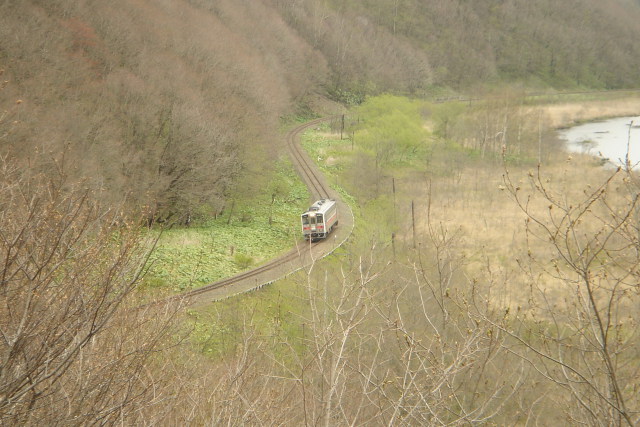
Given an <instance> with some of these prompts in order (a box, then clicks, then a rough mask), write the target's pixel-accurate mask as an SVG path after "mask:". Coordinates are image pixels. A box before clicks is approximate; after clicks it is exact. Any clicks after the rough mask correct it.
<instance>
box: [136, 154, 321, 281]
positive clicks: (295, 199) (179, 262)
mask: <svg viewBox="0 0 640 427" xmlns="http://www.w3.org/2000/svg"><path fill="white" fill-rule="evenodd" d="M274 180H277V182H278V192H277V195H276V197H275V199H274V200H273V203H272V198H271V194H270V192H268V191H265V192H264V193H261V194H262V196H261V197H257V198H255V199H252V201H251V204H245V205H244V206H237V207H236V208H235V209H234V213H233V215H232V217H231V219H230V218H229V214H230V213H229V212H223V214H222V215H220V216H219V217H218V218H216V219H210V220H209V221H207V222H206V223H203V224H195V225H191V226H190V227H179V228H172V229H170V230H163V231H162V232H161V235H160V240H159V242H158V246H157V248H156V249H155V251H154V252H153V254H152V255H151V259H150V261H151V268H150V271H149V274H148V275H147V277H146V278H145V281H144V288H145V289H153V290H154V292H160V293H163V292H164V293H174V292H181V291H185V290H188V289H193V288H197V287H200V286H202V285H205V284H207V283H211V282H214V281H216V280H219V279H222V278H224V277H229V276H231V275H233V274H236V273H238V272H241V271H243V270H246V269H248V268H250V267H252V266H255V265H259V264H260V263H262V262H264V261H267V260H269V259H271V258H273V257H275V256H276V255H278V254H280V253H282V252H285V251H286V250H288V249H289V248H291V247H292V246H293V245H294V244H295V241H296V240H297V239H299V227H298V221H299V214H300V212H301V211H302V210H303V209H304V207H305V206H306V205H307V203H308V199H309V195H308V192H307V189H306V187H305V186H304V184H302V182H301V181H300V180H299V178H298V176H297V175H296V173H295V171H294V169H293V167H292V165H291V163H290V161H289V160H288V159H283V160H281V161H280V163H279V164H278V167H277V173H276V176H275V178H274ZM268 193H269V194H268ZM270 219H271V220H270Z"/></svg>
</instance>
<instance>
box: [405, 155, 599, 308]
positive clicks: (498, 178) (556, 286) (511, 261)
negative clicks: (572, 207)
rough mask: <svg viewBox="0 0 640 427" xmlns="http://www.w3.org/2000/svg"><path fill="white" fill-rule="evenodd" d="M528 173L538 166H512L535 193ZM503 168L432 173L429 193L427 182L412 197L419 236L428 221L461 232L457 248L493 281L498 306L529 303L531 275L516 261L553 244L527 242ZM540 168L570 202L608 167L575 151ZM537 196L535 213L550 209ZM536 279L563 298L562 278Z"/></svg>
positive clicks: (471, 272)
mask: <svg viewBox="0 0 640 427" xmlns="http://www.w3.org/2000/svg"><path fill="white" fill-rule="evenodd" d="M530 173H533V174H534V175H535V174H536V173H537V171H536V170H535V168H510V170H509V174H510V175H511V177H512V179H513V180H514V181H516V182H517V183H518V185H520V186H521V188H522V190H521V191H522V193H523V194H532V195H533V193H534V188H533V186H532V185H531V183H530V180H529V174H530ZM504 174H505V169H503V168H501V167H500V166H495V167H473V168H467V169H461V170H460V171H459V172H457V173H456V174H455V175H454V176H449V177H441V178H434V179H433V181H432V182H431V194H429V187H428V186H427V185H422V186H420V187H419V189H418V190H417V195H416V196H417V197H416V198H415V201H414V203H415V215H416V228H417V232H418V235H419V236H426V235H427V233H428V229H429V227H432V228H433V227H435V228H438V229H440V228H441V227H444V228H446V229H447V230H449V232H450V233H451V234H453V233H458V235H459V236H460V239H459V240H458V241H457V247H456V248H455V250H456V251H457V253H458V254H459V255H462V256H463V257H464V259H465V272H466V274H467V275H468V276H469V277H470V278H476V279H478V280H479V281H480V282H483V283H492V285H493V286H494V288H493V294H494V296H495V299H494V303H495V304H496V305H497V306H514V305H517V306H526V305H527V302H528V299H529V295H530V292H529V289H530V284H531V280H530V277H528V276H527V274H526V272H525V271H523V270H522V268H521V267H520V266H519V263H518V261H525V262H526V261H527V252H528V250H530V251H531V252H532V253H533V254H534V255H535V256H536V257H538V258H540V259H543V258H548V257H550V256H551V251H552V249H553V248H552V247H551V246H550V244H549V242H548V241H546V240H536V239H529V244H527V236H526V228H525V218H526V217H525V214H524V213H523V212H522V210H521V209H520V208H519V207H518V206H517V204H516V203H515V202H514V200H513V199H512V198H511V197H510V196H509V194H508V192H507V191H506V190H505V189H504V181H503V176H504ZM541 174H542V176H544V179H543V180H544V181H545V182H547V181H548V184H549V186H550V187H551V188H553V190H554V192H555V193H556V194H559V195H561V197H562V198H563V199H565V200H566V201H567V202H569V201H571V200H578V199H579V198H580V197H581V196H583V191H584V190H585V189H586V186H587V185H589V183H592V185H596V184H597V183H601V182H604V180H605V179H606V176H608V174H610V171H607V170H605V169H604V168H602V167H600V166H598V165H597V164H596V162H594V161H593V159H591V158H589V157H587V156H575V155H574V156H571V157H567V160H565V161H562V160H560V161H557V162H554V163H552V164H548V165H543V167H542V168H541ZM429 199H430V200H431V203H429ZM533 200H534V203H532V206H534V213H535V214H536V215H539V216H540V217H545V216H546V215H548V203H545V201H544V200H540V199H539V198H538V199H533ZM429 206H430V207H429ZM406 237H407V239H410V238H411V237H410V236H409V235H407V236H406ZM528 245H529V246H528ZM538 285H540V286H542V287H545V288H546V289H547V291H548V292H549V296H551V297H557V298H558V300H561V299H562V298H561V297H562V294H563V292H564V290H563V289H561V286H565V285H563V284H562V283H560V282H553V281H550V280H549V279H548V278H547V279H546V283H540V282H539V283H538Z"/></svg>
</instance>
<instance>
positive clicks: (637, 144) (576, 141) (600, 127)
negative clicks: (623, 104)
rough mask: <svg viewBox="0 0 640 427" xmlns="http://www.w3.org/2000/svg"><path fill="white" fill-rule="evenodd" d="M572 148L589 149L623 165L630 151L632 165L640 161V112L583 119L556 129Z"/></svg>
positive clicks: (593, 153)
mask: <svg viewBox="0 0 640 427" xmlns="http://www.w3.org/2000/svg"><path fill="white" fill-rule="evenodd" d="M558 134H559V136H560V138H562V139H564V140H565V141H567V148H568V149H569V150H570V151H573V152H580V153H588V154H592V155H594V156H598V157H602V158H603V159H607V160H608V161H609V162H611V163H613V164H615V165H624V163H625V159H626V156H627V149H628V151H629V161H630V162H631V165H632V166H638V164H639V163H640V116H635V117H618V118H615V119H608V120H603V121H598V122H592V123H585V124H582V125H578V126H574V127H572V128H569V129H563V130H561V131H558Z"/></svg>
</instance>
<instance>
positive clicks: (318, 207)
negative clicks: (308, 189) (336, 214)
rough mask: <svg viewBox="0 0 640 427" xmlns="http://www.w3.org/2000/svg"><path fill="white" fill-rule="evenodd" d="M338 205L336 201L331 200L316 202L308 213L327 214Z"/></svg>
mask: <svg viewBox="0 0 640 427" xmlns="http://www.w3.org/2000/svg"><path fill="white" fill-rule="evenodd" d="M335 204H336V202H335V200H331V199H322V200H318V201H317V202H315V203H314V204H313V205H311V206H309V209H308V210H307V212H305V213H308V212H318V213H322V214H324V213H326V212H327V211H328V210H329V209H331V207H332V206H334V205H335Z"/></svg>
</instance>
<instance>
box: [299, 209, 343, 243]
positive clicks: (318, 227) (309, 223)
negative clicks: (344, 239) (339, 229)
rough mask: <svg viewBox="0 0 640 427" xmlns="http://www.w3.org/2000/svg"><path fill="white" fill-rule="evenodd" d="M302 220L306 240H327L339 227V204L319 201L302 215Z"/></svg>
mask: <svg viewBox="0 0 640 427" xmlns="http://www.w3.org/2000/svg"><path fill="white" fill-rule="evenodd" d="M301 220H302V234H303V236H304V238H305V239H306V240H311V241H316V240H320V239H325V238H326V237H327V236H328V235H329V233H331V230H333V228H334V227H335V226H337V225H338V204H337V203H336V201H335V200H330V199H322V200H318V201H317V202H315V203H314V204H313V205H311V206H310V207H309V210H307V211H306V212H305V213H303V214H302V215H301Z"/></svg>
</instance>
